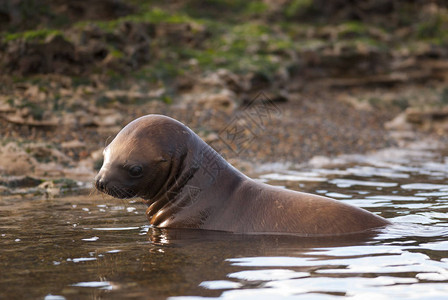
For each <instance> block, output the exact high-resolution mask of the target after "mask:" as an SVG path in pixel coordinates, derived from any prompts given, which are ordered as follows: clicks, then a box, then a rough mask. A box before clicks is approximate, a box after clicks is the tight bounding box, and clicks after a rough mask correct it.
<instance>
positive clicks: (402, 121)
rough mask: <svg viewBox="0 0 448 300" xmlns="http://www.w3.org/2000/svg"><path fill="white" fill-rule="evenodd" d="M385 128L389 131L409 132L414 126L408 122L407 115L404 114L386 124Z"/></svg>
mask: <svg viewBox="0 0 448 300" xmlns="http://www.w3.org/2000/svg"><path fill="white" fill-rule="evenodd" d="M384 128H386V129H389V130H399V131H409V130H412V125H411V124H409V123H408V122H407V119H406V113H405V112H403V113H401V114H399V115H398V116H396V117H395V118H394V119H393V120H391V121H389V122H387V123H385V124H384Z"/></svg>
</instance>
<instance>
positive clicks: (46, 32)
mask: <svg viewBox="0 0 448 300" xmlns="http://www.w3.org/2000/svg"><path fill="white" fill-rule="evenodd" d="M50 35H53V36H57V35H60V36H63V33H62V32H61V31H60V30H55V29H38V30H29V31H23V32H18V33H6V34H4V35H3V36H2V38H3V41H4V42H11V41H14V40H18V39H24V40H26V41H30V40H38V41H43V40H45V39H46V38H47V37H48V36H50Z"/></svg>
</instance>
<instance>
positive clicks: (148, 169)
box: [96, 115, 389, 236]
mask: <svg viewBox="0 0 448 300" xmlns="http://www.w3.org/2000/svg"><path fill="white" fill-rule="evenodd" d="M133 166H134V167H135V166H141V168H142V169H143V172H142V174H141V176H138V177H135V176H131V175H130V170H131V168H132V167H133ZM96 186H97V188H98V189H99V190H100V191H103V192H105V193H108V194H110V195H112V196H115V197H118V198H132V197H141V198H142V199H143V201H144V202H145V203H146V204H147V205H148V209H147V211H146V215H147V218H148V220H149V221H150V223H151V224H152V225H155V226H158V227H173V228H199V229H209V230H221V231H230V232H235V233H293V234H298V235H304V236H316V235H340V234H347V233H356V232H363V231H366V230H368V229H371V228H376V227H381V226H385V225H387V224H389V222H388V221H387V220H385V219H383V218H381V217H379V216H376V215H374V214H372V213H370V212H368V211H366V210H363V209H361V208H357V207H354V206H350V205H347V204H344V203H342V202H339V201H336V200H333V199H330V198H326V197H321V196H316V195H312V194H307V193H300V192H295V191H291V190H285V189H281V188H278V187H274V186H270V185H267V184H263V183H259V182H256V181H254V180H252V179H250V178H248V177H246V176H245V175H243V174H242V173H240V172H239V171H238V170H236V169H235V168H234V167H233V166H231V165H230V164H229V163H227V162H226V161H225V160H224V159H223V158H222V157H221V156H220V155H219V154H218V153H216V152H215V151H214V150H213V149H212V148H211V147H210V146H208V145H207V144H206V143H205V142H204V141H202V140H201V139H200V138H199V137H198V136H197V135H196V134H195V133H194V132H193V131H191V130H190V129H189V128H188V127H186V126H185V125H183V124H182V123H180V122H178V121H176V120H174V119H171V118H169V117H166V116H160V115H148V116H145V117H141V118H139V119H137V120H135V121H133V122H131V123H130V124H128V125H127V126H126V127H125V128H123V130H121V131H120V133H119V134H118V135H117V137H116V138H115V139H114V140H113V141H112V143H111V144H110V145H109V146H108V147H107V148H106V149H105V162H104V164H103V167H102V168H101V170H100V172H99V173H98V175H97V177H96Z"/></svg>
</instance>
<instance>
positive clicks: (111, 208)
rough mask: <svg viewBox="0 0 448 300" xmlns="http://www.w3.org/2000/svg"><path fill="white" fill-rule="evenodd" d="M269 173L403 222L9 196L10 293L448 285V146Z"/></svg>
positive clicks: (253, 293)
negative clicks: (307, 229) (272, 221)
mask: <svg viewBox="0 0 448 300" xmlns="http://www.w3.org/2000/svg"><path fill="white" fill-rule="evenodd" d="M322 161H325V162H326V164H322V163H321V162H322ZM261 169H262V168H261ZM267 169H268V168H266V170H267ZM259 180H261V181H264V182H267V183H270V184H274V185H277V186H283V187H287V188H290V189H296V190H302V191H306V192H311V193H315V194H319V195H322V196H326V197H331V198H335V199H337V200H338V201H342V202H345V203H348V204H351V205H355V206H358V207H362V208H365V209H367V210H369V211H371V212H373V213H375V214H377V215H381V216H383V217H385V218H387V219H388V220H390V221H392V222H393V224H392V225H391V226H388V227H387V228H384V229H380V230H377V231H372V232H370V233H366V234H362V235H353V236H340V237H325V238H299V237H294V236H268V235H245V236H244V235H234V234H228V233H222V232H208V231H199V230H198V231H196V230H160V229H156V228H152V227H151V226H148V223H147V221H146V219H145V216H144V212H145V207H144V206H143V205H142V204H139V203H137V202H136V201H131V202H130V203H129V202H127V201H120V200H115V199H110V198H104V197H78V198H62V199H53V200H45V199H42V200H33V201H21V202H17V201H16V202H11V201H3V202H0V205H1V207H2V210H0V242H1V243H2V249H0V266H1V270H2V272H1V275H0V298H1V299H9V298H41V299H75V298H76V299H81V298H88V299H91V298H98V299H100V298H101V299H102V298H113V299H128V298H132V299H166V298H170V299H176V300H179V299H217V298H219V299H256V300H261V299H276V298H278V299H341V298H342V297H344V298H349V299H350V298H353V299H444V298H446V296H447V295H448V184H447V182H448V157H447V156H446V155H445V154H443V152H441V151H433V150H425V149H412V150H406V149H395V150H384V151H380V152H378V153H374V154H372V155H368V156H362V155H352V156H343V157H338V158H336V159H334V160H329V159H314V160H312V161H311V163H310V165H309V166H308V167H306V168H304V167H301V168H299V169H295V170H276V171H275V172H274V171H273V169H272V168H270V169H269V172H267V173H266V174H263V175H261V176H260V177H259ZM23 283H25V284H26V288H23V286H24V285H23Z"/></svg>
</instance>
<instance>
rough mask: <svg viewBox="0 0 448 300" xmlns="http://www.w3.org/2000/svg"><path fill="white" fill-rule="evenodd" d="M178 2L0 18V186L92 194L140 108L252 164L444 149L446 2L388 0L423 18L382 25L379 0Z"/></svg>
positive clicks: (10, 193)
mask: <svg viewBox="0 0 448 300" xmlns="http://www.w3.org/2000/svg"><path fill="white" fill-rule="evenodd" d="M18 2H20V3H22V4H23V3H25V4H26V3H27V1H26V0H23V1H18ZM69 2H70V1H69ZM105 2H107V1H105ZM112 2H114V1H112ZM115 2H117V3H120V1H115ZM115 2H114V3H115ZM143 2H144V1H143ZM184 2H185V3H184ZM187 2H188V1H180V2H179V5H178V6H175V7H174V6H173V7H171V6H169V7H165V6H161V7H157V6H155V5H154V4H147V5H146V4H145V6H141V7H140V8H141V9H140V10H141V13H138V14H136V13H135V12H136V8H135V7H132V6H127V5H125V6H123V7H121V6H119V7H121V8H116V7H115V6H113V5H112V4H111V5H112V6H111V7H110V12H109V15H96V17H95V16H91V15H89V14H87V15H82V16H79V15H78V16H77V17H76V16H74V17H73V18H74V19H73V21H72V22H73V23H69V24H66V25H65V26H62V27H61V28H58V29H57V30H56V29H54V28H52V27H51V20H50V21H48V22H49V23H48V24H46V27H45V29H38V30H34V31H30V30H28V29H29V28H27V27H26V26H31V28H34V27H33V26H36V25H35V24H34V23H33V24H31V25H30V24H28V25H27V24H25V23H23V24H22V23H20V21H17V20H16V19H14V18H10V21H9V24H8V23H6V25H4V24H5V23H1V22H0V28H1V29H2V31H3V32H2V35H1V39H0V66H1V68H2V70H4V72H3V74H2V75H1V77H0V81H1V85H0V162H1V163H0V196H1V197H8V198H13V199H15V198H17V199H20V198H22V197H43V196H46V197H54V196H59V195H63V194H65V193H79V192H80V190H87V191H88V192H90V191H91V183H92V181H93V178H94V176H95V173H96V170H98V168H99V167H100V166H101V163H102V150H103V148H104V147H105V145H107V143H108V142H110V141H111V139H112V138H113V137H114V135H115V134H117V133H118V131H119V130H120V129H121V128H122V127H123V126H124V125H126V124H127V123H128V122H130V121H131V120H133V119H135V118H137V117H139V116H142V115H146V114H151V113H157V114H165V115H168V116H171V117H173V118H176V119H178V120H179V121H181V122H183V123H185V124H186V125H187V126H189V127H190V128H192V129H193V130H194V131H195V132H196V133H197V134H198V135H199V136H200V137H201V138H203V139H204V140H205V141H206V142H207V143H209V144H210V145H211V146H213V147H214V148H215V149H216V150H217V151H218V152H219V153H221V154H222V155H223V156H224V157H225V158H226V159H228V160H229V161H230V162H231V163H232V164H234V165H235V166H236V167H238V168H240V169H241V170H242V171H244V172H246V173H248V174H253V173H256V170H257V166H259V165H261V164H263V163H268V162H281V163H289V164H301V163H306V162H307V161H309V160H310V159H312V158H313V157H316V156H336V155H340V154H346V153H366V152H368V151H374V150H377V149H382V148H386V147H392V146H398V147H401V146H404V145H406V143H408V142H412V141H416V140H419V139H422V138H425V139H432V140H434V141H438V142H439V143H440V144H441V146H442V147H447V148H448V146H447V142H448V138H447V136H448V135H447V134H446V133H447V132H448V110H447V107H448V88H447V86H446V82H447V79H448V51H447V50H446V49H448V48H447V47H446V45H447V44H446V40H445V36H444V33H443V32H446V30H445V28H448V27H446V26H448V25H447V22H445V16H448V13H447V9H446V7H445V6H444V5H442V4H439V5H438V4H434V3H432V4H428V5H422V6H421V7H417V6H418V5H417V4H412V5H414V7H413V6H412V5H411V6H406V5H407V4H406V3H407V1H398V2H399V4H396V5H397V7H396V10H392V11H391V12H390V15H391V18H392V17H394V18H395V17H396V18H398V17H397V15H396V13H397V11H398V10H399V9H401V8H403V7H405V6H406V7H410V8H409V9H410V11H409V14H411V15H415V16H416V18H417V19H416V20H418V22H419V23H418V26H416V25H415V24H410V23H406V22H404V20H401V19H394V18H392V19H391V20H393V22H392V21H391V22H392V23H393V24H392V23H391V24H389V25H390V26H391V27H392V29H390V30H389V31H387V30H385V28H386V25H385V24H384V23H383V21H384V19H381V18H379V19H378V20H380V21H378V20H377V19H375V18H374V16H377V17H379V16H380V15H381V10H380V8H381V5H380V4H372V3H373V2H375V1H373V2H372V3H371V6H368V5H366V4H364V5H365V6H363V7H361V8H360V9H361V11H362V10H364V11H365V12H369V13H370V15H368V17H367V16H365V17H362V16H356V14H355V12H356V13H359V12H360V10H359V9H358V10H353V11H352V10H351V8H350V7H347V6H345V7H343V8H342V9H341V8H339V11H340V12H345V13H344V14H341V15H340V16H339V17H338V19H337V20H333V19H332V20H330V19H328V18H329V17H328V16H326V17H325V14H329V12H327V11H324V10H320V11H319V13H316V9H317V8H318V6H319V5H321V3H320V1H310V3H311V4H310V5H311V6H309V7H305V8H304V7H302V8H301V9H308V10H309V11H308V14H317V16H319V18H320V19H322V18H327V19H325V20H326V22H323V23H322V22H317V24H314V23H310V21H307V20H306V18H304V17H303V14H304V11H302V10H300V9H299V8H296V9H295V10H293V9H292V6H291V5H292V4H291V3H292V2H294V1H285V2H284V3H283V4H282V5H280V6H278V5H276V4H274V3H270V2H269V1H260V2H259V3H260V5H261V6H260V7H259V8H256V7H255V5H252V6H247V7H246V6H244V5H243V6H242V7H245V8H244V10H243V11H239V12H238V13H239V14H240V15H241V18H243V19H244V22H243V23H235V22H234V21H232V20H231V19H230V15H231V14H230V13H229V14H228V15H227V17H228V19H223V18H224V17H222V16H221V17H216V18H212V17H210V18H209V19H206V18H204V15H203V12H202V11H201V9H199V8H195V10H194V11H191V7H190V8H188V9H187V6H185V5H186V3H187ZM355 2H356V1H355ZM368 2H369V3H370V1H368ZM380 2H381V1H380ZM398 2H397V3H398ZM83 3H84V2H83V1H79V3H77V5H81V6H82V5H83ZM145 3H146V2H145ZM257 3H258V2H257ZM378 3H379V2H378ZM405 4H406V5H405ZM49 5H50V4H49ZM51 5H53V4H51ZM51 5H50V6H49V9H55V10H58V11H61V12H63V13H67V14H71V13H72V12H71V10H70V9H71V8H72V7H71V6H67V7H65V6H51ZM114 5H115V4H114ZM123 5H124V4H123ZM142 5H143V4H142ZM228 5H231V4H229V3H228ZM375 5H376V6H375ZM400 5H404V6H400ZM343 6H344V5H343ZM125 8H126V9H125ZM261 8H263V9H261ZM9 9H10V10H9V11H6V12H7V13H8V12H9V13H15V11H14V9H16V8H14V7H12V8H11V7H10V8H9ZM327 9H332V8H331V7H329V8H327ZM334 9H336V8H334ZM1 10H2V7H1V6H0V11H1ZM78 11H81V10H78ZM118 12H123V15H121V14H119V13H118ZM208 13H210V11H209V12H208ZM329 15H330V14H329ZM355 17H356V18H355ZM360 17H362V18H364V19H362V20H361V21H360V20H359V18H360ZM282 18H283V19H282ZM353 18H355V19H353ZM433 18H437V20H439V21H437V22H438V23H437V22H436V23H433V21H432V20H433ZM298 19H300V20H301V21H300V22H299V21H297V20H298ZM302 19H303V20H302ZM320 19H319V20H320ZM92 20H94V21H92ZM279 20H282V22H280V21H279ZM31 21H33V20H30V22H31ZM17 22H19V23H17ZM36 22H37V21H36ZM13 23H15V24H22V25H23V26H24V28H22V31H18V32H11V29H8V28H10V27H8V26H12V25H14V24H13ZM416 24H417V23H416ZM2 26H3V27H2ZM14 28H20V26H19V27H17V26H16V27H14ZM425 30H426V31H425ZM439 31H440V32H439ZM422 34H426V35H423V36H420V35H422Z"/></svg>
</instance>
